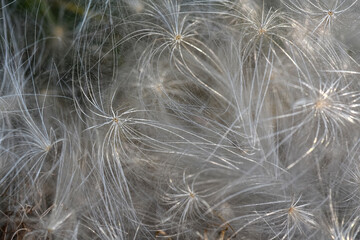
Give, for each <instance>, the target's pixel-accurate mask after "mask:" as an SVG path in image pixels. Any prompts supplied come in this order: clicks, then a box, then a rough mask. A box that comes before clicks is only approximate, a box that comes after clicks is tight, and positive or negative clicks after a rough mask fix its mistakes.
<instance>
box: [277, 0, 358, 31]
mask: <svg viewBox="0 0 360 240" xmlns="http://www.w3.org/2000/svg"><path fill="white" fill-rule="evenodd" d="M282 2H283V4H284V5H285V6H286V7H288V8H289V9H290V10H292V11H294V12H296V13H298V14H301V15H302V16H303V17H304V16H305V17H307V18H305V19H309V20H311V21H313V22H314V28H313V29H312V31H313V33H314V32H317V31H322V32H324V33H326V32H330V31H331V29H332V28H333V25H334V24H335V23H336V22H337V21H339V20H340V19H339V18H341V17H342V15H346V14H348V12H349V11H351V10H352V9H353V8H355V7H356V4H357V2H358V0H350V1H347V0H343V1H315V2H314V1H310V0H306V1H297V0H290V1H282ZM340 21H341V20H340Z"/></svg>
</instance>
